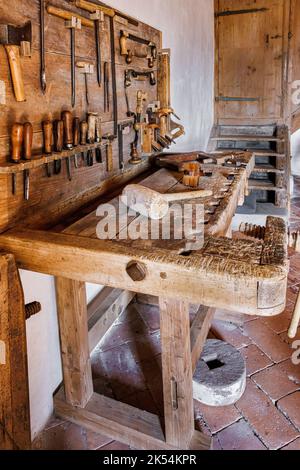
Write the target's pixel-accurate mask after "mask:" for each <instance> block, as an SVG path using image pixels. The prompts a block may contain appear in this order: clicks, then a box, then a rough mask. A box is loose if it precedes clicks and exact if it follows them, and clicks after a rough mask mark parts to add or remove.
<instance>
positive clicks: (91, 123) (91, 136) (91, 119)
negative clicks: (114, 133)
mask: <svg viewBox="0 0 300 470" xmlns="http://www.w3.org/2000/svg"><path fill="white" fill-rule="evenodd" d="M97 117H98V113H88V135H87V142H88V144H94V143H95V140H96V121H97ZM87 164H88V166H93V165H94V155H93V150H91V149H90V150H88V153H87Z"/></svg>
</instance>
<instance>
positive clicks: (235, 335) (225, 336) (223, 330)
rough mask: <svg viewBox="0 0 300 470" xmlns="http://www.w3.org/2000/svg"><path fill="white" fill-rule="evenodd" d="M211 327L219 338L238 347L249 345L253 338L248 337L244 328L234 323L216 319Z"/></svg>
mask: <svg viewBox="0 0 300 470" xmlns="http://www.w3.org/2000/svg"><path fill="white" fill-rule="evenodd" d="M250 323H253V322H250ZM247 324H248V323H247ZM211 329H212V332H213V334H214V335H215V336H216V337H217V338H219V339H220V340H222V341H225V342H226V343H229V344H231V345H232V346H234V347H235V348H237V349H239V348H243V347H245V346H248V345H249V344H250V343H251V340H250V339H249V338H248V336H247V335H245V334H244V333H243V332H242V330H241V329H240V328H239V327H237V326H236V325H234V324H233V323H228V322H224V321H219V320H214V321H213V323H212V328H211Z"/></svg>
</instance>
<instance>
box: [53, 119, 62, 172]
mask: <svg viewBox="0 0 300 470" xmlns="http://www.w3.org/2000/svg"><path fill="white" fill-rule="evenodd" d="M53 131H54V150H55V152H58V153H61V152H62V150H63V146H64V123H63V121H61V120H59V119H57V120H56V121H54V123H53ZM60 172H61V160H60V159H59V160H54V173H55V174H56V175H59V174H60Z"/></svg>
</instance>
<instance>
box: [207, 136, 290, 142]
mask: <svg viewBox="0 0 300 470" xmlns="http://www.w3.org/2000/svg"><path fill="white" fill-rule="evenodd" d="M211 140H217V141H227V140H228V141H237V142H240V141H246V142H284V140H283V139H280V138H278V137H274V136H266V135H222V136H218V137H212V139H211Z"/></svg>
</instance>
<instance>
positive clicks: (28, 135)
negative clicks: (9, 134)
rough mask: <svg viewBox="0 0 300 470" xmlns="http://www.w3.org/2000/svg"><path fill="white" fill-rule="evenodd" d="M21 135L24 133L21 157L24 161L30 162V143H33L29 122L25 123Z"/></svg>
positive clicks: (31, 128)
mask: <svg viewBox="0 0 300 470" xmlns="http://www.w3.org/2000/svg"><path fill="white" fill-rule="evenodd" d="M23 133H24V143H23V148H24V151H23V157H24V159H25V160H30V159H31V157H32V141H33V127H32V124H31V123H30V122H25V124H24V130H23Z"/></svg>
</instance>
